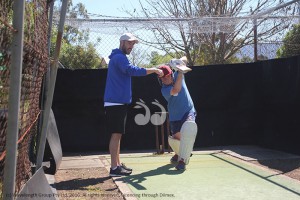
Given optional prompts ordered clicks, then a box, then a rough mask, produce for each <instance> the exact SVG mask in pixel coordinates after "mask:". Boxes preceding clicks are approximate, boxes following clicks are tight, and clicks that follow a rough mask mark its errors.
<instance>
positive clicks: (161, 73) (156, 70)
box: [146, 67, 164, 77]
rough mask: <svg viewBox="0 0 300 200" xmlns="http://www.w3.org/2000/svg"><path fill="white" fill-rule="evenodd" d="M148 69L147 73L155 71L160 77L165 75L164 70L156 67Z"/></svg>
mask: <svg viewBox="0 0 300 200" xmlns="http://www.w3.org/2000/svg"><path fill="white" fill-rule="evenodd" d="M146 71H147V74H152V73H155V74H157V75H158V77H162V76H163V75H164V73H163V71H162V70H161V69H158V68H156V67H151V68H146Z"/></svg>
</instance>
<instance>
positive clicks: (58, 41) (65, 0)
mask: <svg viewBox="0 0 300 200" xmlns="http://www.w3.org/2000/svg"><path fill="white" fill-rule="evenodd" d="M67 5H68V0H63V2H62V7H61V12H60V21H59V26H58V33H57V39H56V46H55V51H54V61H53V62H52V63H51V68H52V69H51V70H50V83H49V90H48V91H47V94H46V102H45V111H44V113H43V116H42V117H43V123H42V130H41V136H40V141H39V144H38V152H37V161H36V169H35V171H37V170H38V169H39V168H40V167H41V166H42V162H43V157H44V152H45V145H46V138H47V131H48V121H49V116H50V110H51V106H52V101H53V94H54V89H55V82H56V75H57V68H58V58H59V53H60V47H61V40H62V35H63V30H64V23H65V19H66V13H67Z"/></svg>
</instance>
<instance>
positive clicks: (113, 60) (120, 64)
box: [104, 33, 162, 176]
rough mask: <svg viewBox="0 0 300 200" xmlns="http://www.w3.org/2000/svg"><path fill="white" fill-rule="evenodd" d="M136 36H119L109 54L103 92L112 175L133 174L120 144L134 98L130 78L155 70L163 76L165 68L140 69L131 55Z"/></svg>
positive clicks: (125, 34)
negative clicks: (117, 42) (122, 155)
mask: <svg viewBox="0 0 300 200" xmlns="http://www.w3.org/2000/svg"><path fill="white" fill-rule="evenodd" d="M137 43H138V40H137V38H136V37H135V36H134V35H132V34H131V33H124V34H123V35H122V36H121V37H120V46H119V48H118V49H113V50H112V53H111V55H110V56H109V59H110V61H109V64H108V72H107V78H106V86H105V93H104V107H105V117H106V125H107V130H108V132H109V133H110V134H111V138H110V142H109V152H110V156H111V168H110V176H123V175H130V174H131V172H132V169H130V168H128V167H126V166H125V165H124V164H123V163H121V161H120V143H121V138H122V135H123V134H125V124H126V117H127V105H128V104H130V103H131V101H132V90H131V77H132V76H145V75H148V74H152V73H156V74H157V75H158V76H162V70H160V69H157V68H140V67H138V66H134V65H132V64H131V63H130V62H129V60H128V58H127V56H126V55H129V54H130V53H131V51H132V49H133V47H134V45H135V44H137Z"/></svg>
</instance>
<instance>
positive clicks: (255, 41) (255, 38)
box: [253, 19, 258, 62]
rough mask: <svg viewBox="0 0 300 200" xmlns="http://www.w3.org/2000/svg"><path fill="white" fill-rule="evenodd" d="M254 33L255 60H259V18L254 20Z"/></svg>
mask: <svg viewBox="0 0 300 200" xmlns="http://www.w3.org/2000/svg"><path fill="white" fill-rule="evenodd" d="M253 23H254V25H253V33H254V62H257V60H258V57H257V19H254V21H253Z"/></svg>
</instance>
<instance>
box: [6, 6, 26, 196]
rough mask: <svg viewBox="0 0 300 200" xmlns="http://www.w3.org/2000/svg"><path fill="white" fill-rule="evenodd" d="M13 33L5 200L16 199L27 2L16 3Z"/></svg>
mask: <svg viewBox="0 0 300 200" xmlns="http://www.w3.org/2000/svg"><path fill="white" fill-rule="evenodd" d="M13 11H14V15H13V27H14V29H15V30H17V31H16V32H14V33H13V40H12V46H11V51H12V52H11V67H10V80H9V85H10V87H9V99H8V121H7V134H6V157H5V164H4V181H3V183H4V186H3V194H4V196H3V198H4V199H5V200H10V199H14V194H15V179H16V168H17V167H16V164H17V150H18V144H17V142H18V135H19V112H20V96H21V80H22V62H23V36H24V13H25V0H22V1H14V6H13Z"/></svg>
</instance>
